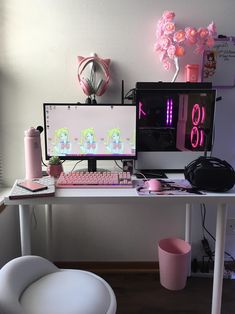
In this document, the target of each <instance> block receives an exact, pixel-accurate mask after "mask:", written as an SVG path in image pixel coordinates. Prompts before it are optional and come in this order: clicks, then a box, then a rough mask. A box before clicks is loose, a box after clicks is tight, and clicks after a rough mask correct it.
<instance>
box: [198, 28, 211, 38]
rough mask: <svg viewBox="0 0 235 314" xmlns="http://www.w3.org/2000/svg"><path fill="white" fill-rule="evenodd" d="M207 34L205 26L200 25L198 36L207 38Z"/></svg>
mask: <svg viewBox="0 0 235 314" xmlns="http://www.w3.org/2000/svg"><path fill="white" fill-rule="evenodd" d="M208 35H209V31H208V29H207V28H205V27H200V28H199V29H198V36H199V37H200V38H201V39H205V38H207V37H208Z"/></svg>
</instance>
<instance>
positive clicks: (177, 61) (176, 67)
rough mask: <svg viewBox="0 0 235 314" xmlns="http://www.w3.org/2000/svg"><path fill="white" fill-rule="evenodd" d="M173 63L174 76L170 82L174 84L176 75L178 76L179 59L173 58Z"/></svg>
mask: <svg viewBox="0 0 235 314" xmlns="http://www.w3.org/2000/svg"><path fill="white" fill-rule="evenodd" d="M174 63H175V74H174V76H173V78H172V80H171V82H172V83H173V82H175V80H176V78H177V76H178V74H179V71H180V67H179V58H178V57H174Z"/></svg>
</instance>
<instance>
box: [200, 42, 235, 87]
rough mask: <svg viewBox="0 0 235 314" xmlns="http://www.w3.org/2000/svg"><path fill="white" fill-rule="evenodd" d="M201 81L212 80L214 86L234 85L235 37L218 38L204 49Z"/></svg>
mask: <svg viewBox="0 0 235 314" xmlns="http://www.w3.org/2000/svg"><path fill="white" fill-rule="evenodd" d="M202 81H203V82H212V85H213V86H214V87H223V86H224V87H232V86H234V85H235V37H226V38H218V39H216V40H215V45H214V46H213V47H212V48H211V49H207V50H205V51H204V55H203V63H202Z"/></svg>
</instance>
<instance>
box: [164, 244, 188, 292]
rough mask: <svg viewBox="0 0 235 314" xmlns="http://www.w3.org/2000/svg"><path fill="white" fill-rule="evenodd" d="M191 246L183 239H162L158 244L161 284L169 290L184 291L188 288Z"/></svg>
mask: <svg viewBox="0 0 235 314" xmlns="http://www.w3.org/2000/svg"><path fill="white" fill-rule="evenodd" d="M190 253H191V245H190V244H189V243H188V242H186V241H184V240H181V239H177V238H168V239H162V240H160V241H159V243H158V258H159V269H160V283H161V285H162V286H163V287H165V288H166V289H168V290H182V289H184V288H185V286H186V281H187V276H188V272H189V265H190V264H189V262H190V256H191V254H190Z"/></svg>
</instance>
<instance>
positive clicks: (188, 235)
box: [185, 203, 192, 276]
mask: <svg viewBox="0 0 235 314" xmlns="http://www.w3.org/2000/svg"><path fill="white" fill-rule="evenodd" d="M185 241H186V242H188V243H189V244H191V243H192V206H191V204H188V203H187V204H186V212H185ZM188 276H191V254H190V258H189V265H188Z"/></svg>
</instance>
